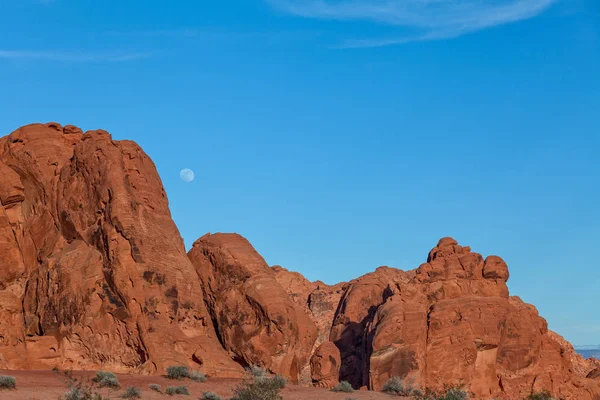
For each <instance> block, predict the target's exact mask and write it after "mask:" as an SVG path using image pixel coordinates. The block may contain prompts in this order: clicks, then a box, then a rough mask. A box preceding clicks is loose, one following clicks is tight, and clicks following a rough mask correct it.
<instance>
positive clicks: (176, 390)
mask: <svg viewBox="0 0 600 400" xmlns="http://www.w3.org/2000/svg"><path fill="white" fill-rule="evenodd" d="M165 393H166V394H168V395H169V396H173V395H174V394H185V395H188V396H189V395H190V391H189V390H188V388H187V386H169V387H167V389H166V390H165Z"/></svg>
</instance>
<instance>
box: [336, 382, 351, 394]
mask: <svg viewBox="0 0 600 400" xmlns="http://www.w3.org/2000/svg"><path fill="white" fill-rule="evenodd" d="M331 391H332V392H343V393H352V392H354V389H353V388H352V385H351V384H350V382H348V381H341V382H340V383H338V384H337V385H336V386H334V387H333V388H332V389H331Z"/></svg>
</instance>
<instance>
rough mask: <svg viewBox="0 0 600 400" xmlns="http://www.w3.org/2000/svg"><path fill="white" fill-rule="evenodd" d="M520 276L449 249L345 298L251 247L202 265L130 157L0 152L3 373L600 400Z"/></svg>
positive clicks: (37, 131) (103, 136) (101, 148)
mask: <svg viewBox="0 0 600 400" xmlns="http://www.w3.org/2000/svg"><path fill="white" fill-rule="evenodd" d="M190 259H191V262H190ZM508 278H509V272H508V267H507V265H506V263H505V262H504V261H503V260H502V259H501V258H500V257H496V256H489V257H487V258H486V259H484V258H483V257H482V256H481V255H479V254H477V253H473V252H471V250H470V249H469V248H468V247H462V246H459V245H458V243H457V242H456V241H455V240H453V239H451V238H444V239H442V240H440V241H439V243H438V245H437V246H436V247H435V248H434V249H433V250H431V252H430V253H429V256H428V259H427V262H426V263H424V264H423V265H421V266H420V267H419V268H417V269H416V270H414V271H409V272H404V271H400V270H396V269H392V268H387V267H381V268H378V269H377V270H376V271H375V272H373V273H370V274H367V275H365V276H363V277H361V278H358V279H355V280H353V281H351V282H349V283H342V284H338V285H335V286H328V285H325V284H323V283H322V282H315V283H311V282H309V281H307V280H306V279H304V278H303V277H302V276H301V275H300V274H297V273H292V272H289V271H287V270H285V269H283V268H281V267H274V268H269V267H268V266H267V265H266V263H265V262H264V260H263V259H262V257H260V255H258V253H256V251H255V250H254V249H253V248H252V246H251V245H250V244H249V243H248V242H247V241H246V240H245V239H244V238H242V237H240V236H238V235H224V234H217V235H207V236H204V237H202V238H201V239H199V240H198V241H197V242H196V243H195V245H194V248H193V249H192V250H191V251H190V253H189V258H188V256H186V254H185V251H184V247H183V242H182V240H181V238H180V236H179V233H178V231H177V228H176V227H175V225H174V223H173V221H172V219H171V217H170V213H169V209H168V202H167V198H166V194H165V193H164V189H163V187H162V184H161V182H160V178H159V177H158V174H157V172H156V170H155V168H154V165H153V164H152V161H151V160H150V159H149V158H148V157H147V156H146V155H145V154H144V153H143V151H142V150H141V149H140V148H139V147H138V146H137V145H135V144H134V143H132V142H127V141H122V142H117V141H113V140H112V139H111V137H110V135H109V134H108V133H106V132H104V131H91V132H87V133H85V134H83V133H82V132H81V130H79V129H78V128H75V127H72V126H66V127H64V128H63V127H61V126H60V125H58V124H54V123H51V124H46V125H40V124H36V125H29V126H26V127H23V128H21V129H18V130H17V131H15V132H13V133H12V134H10V135H9V136H7V137H4V138H2V139H0V368H11V369H44V368H52V367H55V366H57V367H60V368H70V367H72V368H75V369H99V368H102V369H109V370H114V371H117V372H119V371H135V372H142V373H153V372H161V371H163V370H164V369H165V367H167V366H169V365H172V364H186V365H189V366H192V367H198V368H201V369H202V370H203V371H204V372H206V373H208V374H212V375H218V376H224V377H227V376H239V375H240V373H241V371H242V368H241V366H247V365H261V366H264V367H266V368H268V369H270V370H271V371H273V372H276V373H282V374H284V375H286V376H288V377H291V378H292V380H294V381H298V380H301V377H304V376H307V377H308V378H307V379H309V380H311V379H312V380H314V382H315V384H316V385H319V386H327V387H328V386H331V385H333V384H335V382H336V381H337V380H338V377H339V378H340V379H342V380H348V381H350V382H351V383H352V384H353V385H354V386H355V387H356V388H359V387H364V386H368V387H369V388H371V389H374V390H379V389H381V387H382V385H383V384H384V383H385V382H386V381H387V379H389V378H390V377H392V376H400V377H406V378H410V379H414V380H415V382H416V383H417V384H418V385H420V386H421V387H428V388H434V389H435V388H441V387H442V386H443V385H445V384H457V383H462V384H464V385H466V388H467V389H469V390H470V391H471V392H473V393H474V394H475V395H476V397H477V398H485V399H489V398H494V397H497V398H504V399H521V398H523V397H526V396H527V395H528V394H530V393H531V392H532V391H538V390H549V391H550V392H552V393H553V394H554V396H556V397H558V398H561V399H578V400H600V372H599V362H598V361H597V360H592V359H590V360H583V358H582V357H580V356H578V355H577V354H576V353H575V351H574V350H573V348H572V346H571V345H570V344H569V343H567V342H566V341H565V340H564V339H562V338H561V337H560V336H558V335H556V334H554V333H553V332H551V331H549V330H548V327H547V324H546V321H545V320H544V319H543V318H541V317H540V316H539V315H538V313H537V310H536V309H535V307H533V306H531V305H527V304H525V303H523V302H522V301H521V300H520V299H519V298H517V297H510V296H509V293H508V288H507V286H506V281H507V280H508ZM215 328H216V329H215ZM328 340H329V341H328ZM317 346H318V347H317ZM311 355H312V358H311ZM309 359H310V360H311V362H310V367H309V362H308V360H309ZM309 369H311V370H312V371H309ZM338 369H339V372H338Z"/></svg>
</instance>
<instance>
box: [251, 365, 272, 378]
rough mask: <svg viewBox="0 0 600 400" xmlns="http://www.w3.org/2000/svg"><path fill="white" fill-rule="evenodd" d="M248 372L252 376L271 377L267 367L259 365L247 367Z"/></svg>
mask: <svg viewBox="0 0 600 400" xmlns="http://www.w3.org/2000/svg"><path fill="white" fill-rule="evenodd" d="M246 372H247V373H248V375H250V376H251V377H252V378H268V377H269V373H268V372H267V370H266V369H264V368H261V367H257V366H254V365H253V366H251V367H249V368H246Z"/></svg>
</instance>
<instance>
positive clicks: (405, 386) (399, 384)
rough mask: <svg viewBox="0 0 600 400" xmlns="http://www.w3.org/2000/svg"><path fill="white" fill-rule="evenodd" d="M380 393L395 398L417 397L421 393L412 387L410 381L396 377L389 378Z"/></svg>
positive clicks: (412, 383) (411, 381)
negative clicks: (394, 396)
mask: <svg viewBox="0 0 600 400" xmlns="http://www.w3.org/2000/svg"><path fill="white" fill-rule="evenodd" d="M381 391H382V392H384V393H387V394H392V395H396V396H417V395H419V394H420V393H421V392H420V391H419V390H418V389H415V387H414V381H413V380H412V379H406V380H404V379H402V378H400V377H398V376H393V377H391V378H390V379H389V380H388V381H387V382H386V383H385V384H384V385H383V388H382V389H381Z"/></svg>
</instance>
